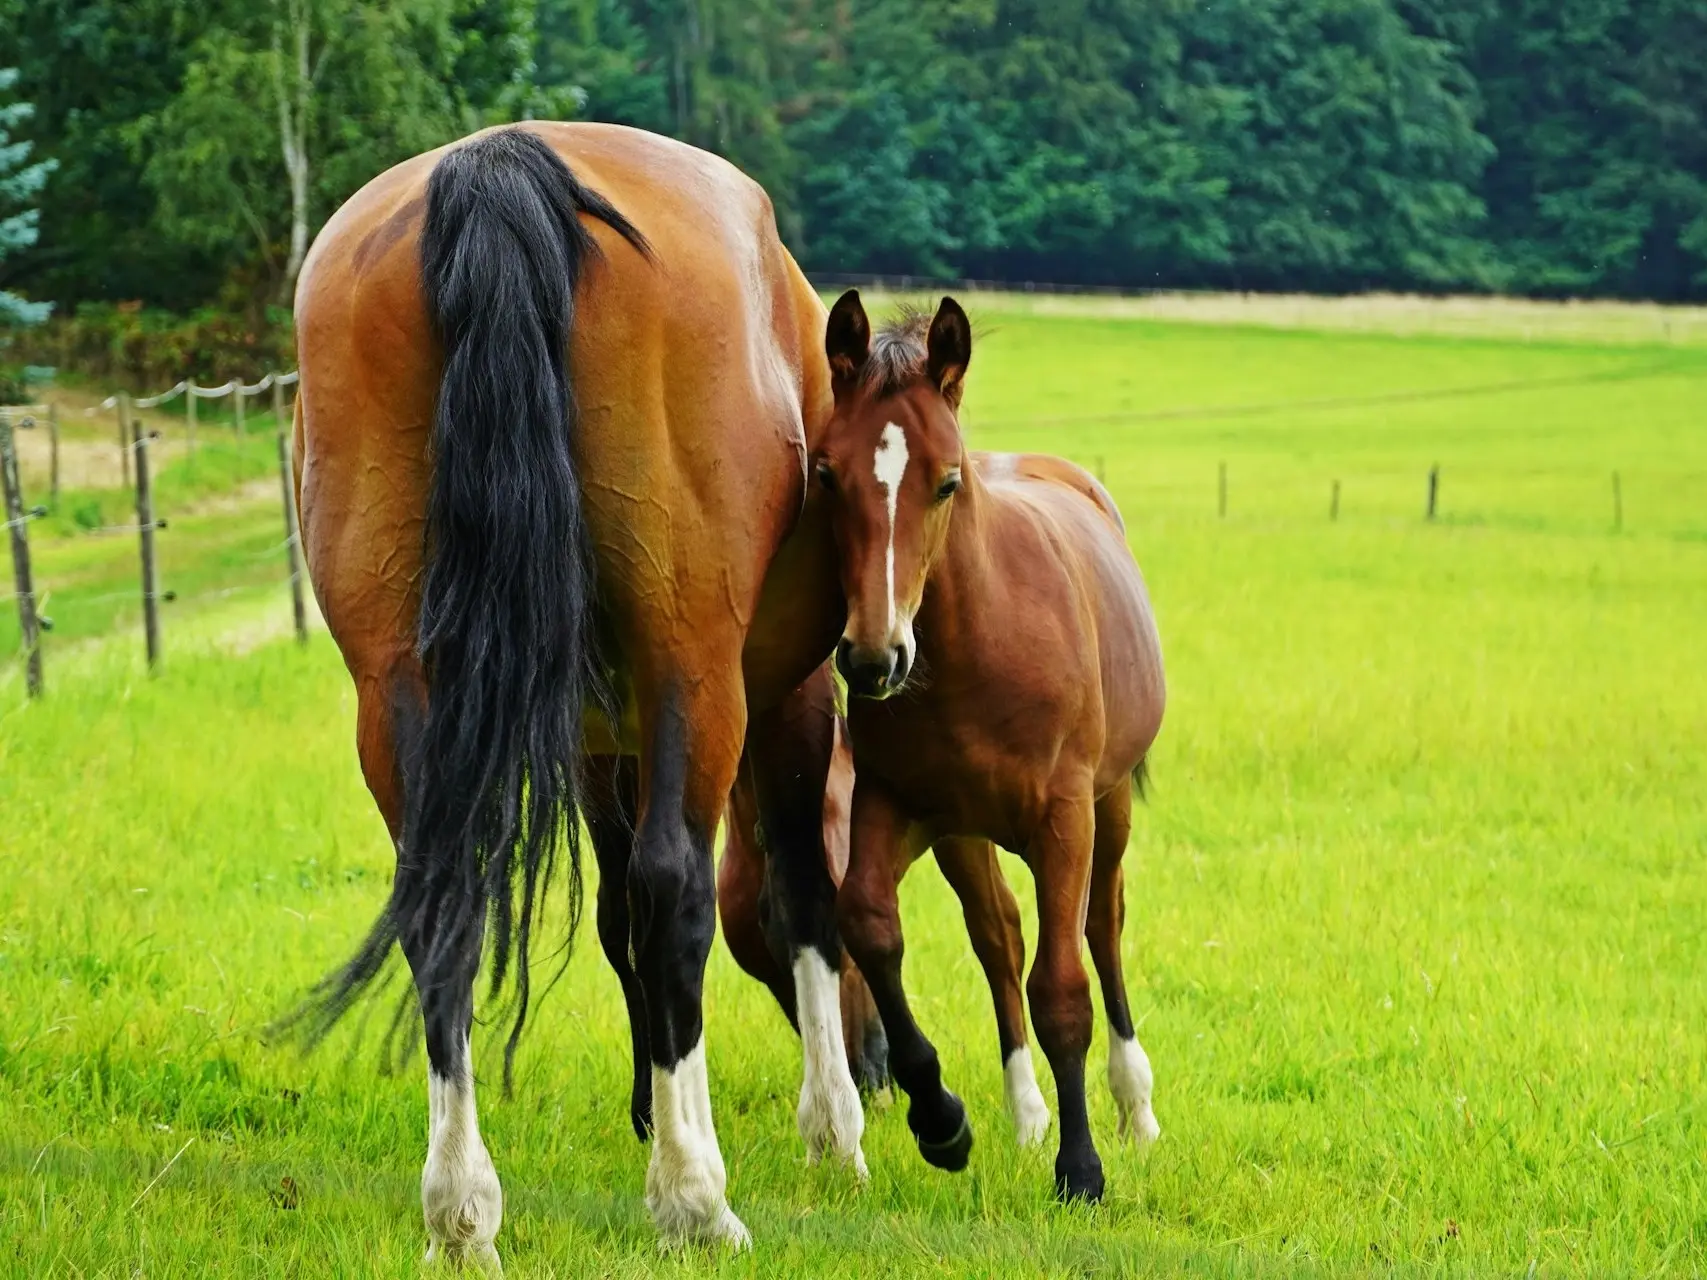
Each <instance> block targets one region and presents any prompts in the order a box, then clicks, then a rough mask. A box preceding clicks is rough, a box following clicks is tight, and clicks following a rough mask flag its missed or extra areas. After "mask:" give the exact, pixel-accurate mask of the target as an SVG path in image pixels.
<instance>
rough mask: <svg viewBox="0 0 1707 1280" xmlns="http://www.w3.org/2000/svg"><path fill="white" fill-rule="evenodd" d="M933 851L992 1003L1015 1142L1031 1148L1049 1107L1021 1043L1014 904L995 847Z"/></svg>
mask: <svg viewBox="0 0 1707 1280" xmlns="http://www.w3.org/2000/svg"><path fill="white" fill-rule="evenodd" d="M935 850H936V860H937V865H938V866H939V867H941V868H942V874H943V876H944V878H945V879H947V881H948V883H949V885H950V887H952V888H953V890H954V892H955V895H956V896H957V897H959V899H960V909H961V911H962V913H963V914H964V915H965V917H966V932H967V935H968V936H969V937H970V938H971V939H972V950H973V951H974V952H976V953H977V956H978V963H979V964H981V965H982V966H983V967H984V977H985V979H986V980H987V981H988V982H989V984H990V997H991V999H992V1000H994V1001H995V1005H996V1034H997V1037H998V1038H999V1039H1000V1041H1001V1048H1002V1076H1003V1079H1004V1081H1005V1083H1006V1086H1007V1102H1008V1116H1009V1118H1010V1119H1011V1120H1012V1121H1013V1124H1014V1138H1015V1140H1016V1141H1017V1142H1018V1143H1019V1145H1020V1146H1022V1147H1029V1146H1034V1145H1035V1144H1037V1143H1039V1142H1042V1141H1043V1135H1044V1134H1045V1133H1047V1132H1048V1131H1049V1104H1048V1103H1046V1102H1044V1100H1043V1092H1042V1090H1040V1089H1039V1088H1038V1087H1037V1073H1036V1072H1035V1071H1034V1070H1033V1069H1032V1065H1031V1047H1030V1046H1029V1045H1028V1044H1027V1043H1026V1040H1027V1037H1026V1030H1025V995H1024V993H1023V991H1022V990H1021V987H1020V976H1021V974H1023V973H1024V972H1025V934H1024V933H1023V932H1022V931H1021V929H1020V921H1019V903H1018V902H1016V901H1015V900H1014V894H1013V890H1012V889H1010V888H1008V882H1007V878H1006V877H1005V876H1003V875H1002V868H1001V864H1000V863H999V862H998V861H997V856H996V846H995V845H993V844H991V843H990V842H989V841H988V840H978V839H973V838H970V837H962V836H954V837H949V838H946V839H942V840H938V841H937V842H936V846H935Z"/></svg>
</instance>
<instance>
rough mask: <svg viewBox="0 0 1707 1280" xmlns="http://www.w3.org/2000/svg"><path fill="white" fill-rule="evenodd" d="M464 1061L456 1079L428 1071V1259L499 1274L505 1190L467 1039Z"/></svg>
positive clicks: (424, 1185)
mask: <svg viewBox="0 0 1707 1280" xmlns="http://www.w3.org/2000/svg"><path fill="white" fill-rule="evenodd" d="M462 1061H463V1067H462V1073H461V1075H460V1076H458V1077H455V1078H451V1079H446V1078H445V1077H442V1076H439V1075H436V1074H434V1072H433V1071H432V1069H431V1068H430V1067H429V1068H428V1070H427V1163H426V1164H425V1166H423V1168H422V1169H421V1213H422V1216H423V1217H424V1218H425V1219H426V1222H427V1239H428V1243H427V1261H429V1262H436V1261H439V1260H441V1259H442V1260H444V1261H445V1262H449V1263H452V1264H460V1263H464V1262H471V1263H473V1264H475V1265H476V1266H478V1267H480V1268H481V1269H482V1270H484V1271H486V1272H488V1273H490V1274H493V1275H496V1274H498V1273H499V1272H501V1271H502V1269H503V1268H502V1267H501V1266H500V1265H499V1263H498V1251H497V1249H495V1248H494V1247H493V1244H492V1242H493V1240H494V1239H496V1238H497V1235H498V1227H499V1225H500V1224H501V1223H502V1222H503V1220H504V1192H503V1189H502V1188H501V1187H500V1186H499V1185H498V1173H497V1171H496V1170H495V1169H493V1167H492V1157H491V1156H489V1155H487V1154H486V1144H485V1143H484V1142H482V1141H481V1139H480V1120H479V1116H478V1114H477V1113H476V1109H475V1105H474V1077H473V1074H472V1073H471V1072H470V1071H469V1069H468V1041H467V1040H466V1039H465V1040H464V1041H463V1049H462Z"/></svg>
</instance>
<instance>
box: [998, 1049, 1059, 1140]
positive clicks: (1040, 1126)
mask: <svg viewBox="0 0 1707 1280" xmlns="http://www.w3.org/2000/svg"><path fill="white" fill-rule="evenodd" d="M1002 1078H1003V1081H1004V1082H1005V1084H1006V1086H1007V1088H1006V1093H1007V1102H1008V1118H1009V1119H1010V1120H1012V1121H1013V1125H1014V1141H1015V1142H1017V1143H1018V1144H1019V1145H1020V1146H1022V1147H1035V1146H1036V1145H1037V1144H1038V1143H1040V1142H1042V1141H1043V1139H1044V1136H1045V1135H1046V1134H1047V1133H1048V1132H1049V1104H1048V1103H1047V1102H1045V1101H1044V1100H1043V1091H1042V1090H1041V1089H1039V1088H1038V1087H1037V1073H1036V1072H1035V1071H1034V1070H1033V1069H1032V1065H1031V1050H1030V1049H1029V1048H1028V1047H1027V1046H1025V1045H1021V1046H1020V1047H1019V1048H1017V1049H1015V1050H1014V1051H1013V1052H1012V1053H1010V1054H1008V1060H1007V1061H1006V1062H1004V1063H1003V1064H1002Z"/></svg>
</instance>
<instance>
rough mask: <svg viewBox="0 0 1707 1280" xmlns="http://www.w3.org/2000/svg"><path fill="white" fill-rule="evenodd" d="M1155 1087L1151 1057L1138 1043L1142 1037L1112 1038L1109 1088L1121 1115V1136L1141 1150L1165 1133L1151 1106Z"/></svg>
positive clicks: (1109, 1055) (1109, 1061)
mask: <svg viewBox="0 0 1707 1280" xmlns="http://www.w3.org/2000/svg"><path fill="white" fill-rule="evenodd" d="M1155 1084H1156V1081H1155V1076H1154V1075H1152V1074H1151V1072H1150V1058H1149V1055H1147V1054H1146V1053H1145V1052H1144V1046H1143V1045H1141V1044H1139V1043H1138V1038H1137V1037H1136V1036H1134V1037H1133V1038H1132V1039H1130V1040H1122V1039H1121V1038H1120V1037H1119V1036H1117V1035H1110V1036H1109V1038H1108V1087H1109V1090H1110V1091H1111V1092H1112V1093H1113V1094H1114V1106H1115V1110H1116V1111H1118V1112H1119V1113H1120V1136H1121V1137H1123V1138H1130V1139H1132V1140H1133V1141H1134V1142H1136V1143H1137V1144H1138V1145H1139V1146H1141V1147H1142V1146H1147V1145H1149V1144H1150V1143H1152V1142H1154V1141H1155V1140H1156V1139H1157V1138H1159V1137H1161V1134H1162V1127H1161V1126H1160V1125H1159V1124H1157V1123H1156V1113H1155V1111H1153V1110H1152V1109H1151V1107H1150V1094H1151V1092H1152V1091H1153V1090H1154V1089H1155Z"/></svg>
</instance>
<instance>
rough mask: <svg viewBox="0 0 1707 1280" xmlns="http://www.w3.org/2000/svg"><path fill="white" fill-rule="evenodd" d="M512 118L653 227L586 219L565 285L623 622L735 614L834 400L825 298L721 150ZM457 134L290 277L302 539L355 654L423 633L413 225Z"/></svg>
mask: <svg viewBox="0 0 1707 1280" xmlns="http://www.w3.org/2000/svg"><path fill="white" fill-rule="evenodd" d="M525 127H526V128H528V129H529V130H530V131H532V132H534V133H536V134H538V135H539V136H540V137H541V138H543V139H544V140H545V141H546V142H547V143H548V144H549V145H550V146H551V147H552V149H553V150H554V151H556V152H557V154H558V155H559V156H560V157H561V158H562V159H563V160H564V161H565V162H566V163H567V164H568V166H569V168H570V169H571V171H572V172H573V173H574V175H575V177H576V178H577V179H578V180H579V181H580V182H581V183H582V184H584V185H585V186H586V187H588V188H590V189H591V190H593V191H596V192H598V193H599V194H600V195H602V196H604V197H605V198H606V199H607V200H608V201H609V202H610V203H611V204H612V205H613V206H615V207H616V208H617V209H618V210H619V211H620V212H621V213H622V214H624V215H625V216H626V217H627V218H628V219H629V220H630V221H631V222H632V223H633V224H634V226H635V227H636V228H637V229H638V230H639V231H640V233H641V234H642V235H644V236H645V237H646V240H647V241H648V242H649V244H650V246H651V254H650V256H647V255H644V254H642V253H641V252H640V251H638V250H637V249H636V248H634V247H633V246H632V245H630V244H629V243H628V242H627V241H626V240H624V239H623V238H622V236H620V235H619V234H618V233H617V232H615V231H613V230H612V229H611V228H610V227H608V226H606V225H605V224H604V223H602V222H599V221H597V220H595V219H592V218H587V217H583V219H582V221H583V225H584V226H586V227H587V229H588V230H589V231H590V232H591V234H592V235H593V237H594V238H595V240H596V241H597V243H598V245H599V248H600V250H601V253H600V255H599V256H598V259H597V260H596V261H595V262H593V263H591V264H589V268H588V270H587V271H586V273H585V275H584V276H583V278H582V282H581V286H580V288H579V289H578V290H577V295H576V320H575V325H574V329H573V332H572V339H571V344H570V352H569V366H570V371H571V380H572V385H573V391H574V397H575V401H576V403H577V406H578V409H579V423H578V426H577V432H576V437H575V448H576V453H577V456H578V461H579V466H580V472H581V475H582V478H583V485H584V488H585V491H586V492H585V502H586V508H587V520H588V524H589V527H590V529H591V533H592V538H593V542H594V545H595V547H596V548H597V550H598V560H599V569H600V573H601V583H602V589H603V590H604V592H605V594H606V595H607V596H608V597H609V599H610V602H611V608H612V611H613V613H614V615H615V622H616V625H617V627H618V629H619V630H622V631H628V632H631V633H639V632H642V631H644V632H646V633H648V634H661V633H665V632H670V631H673V630H678V629H686V628H687V627H689V626H690V625H699V626H703V625H704V620H705V619H706V617H707V616H709V615H720V616H725V617H726V619H727V621H728V622H729V624H730V625H731V626H733V627H735V628H737V629H738V628H739V627H741V626H744V625H746V624H747V623H749V622H750V620H751V616H752V614H753V612H754V610H755V609H756V607H757V599H758V593H759V589H760V586H761V584H762V580H763V576H764V572H765V569H766V567H767V565H768V563H769V561H770V559H771V558H772V557H773V556H774V555H775V552H776V549H777V546H778V545H779V544H780V542H781V540H782V538H783V537H784V536H785V535H786V533H787V531H788V528H789V527H790V525H791V523H792V521H793V518H794V515H795V512H796V511H797V509H798V498H799V493H800V490H801V488H802V486H803V484H804V456H805V447H806V446H805V429H806V425H807V423H808V422H810V421H812V420H814V419H820V420H821V418H822V417H823V416H825V415H827V412H828V388H827V385H825V379H824V378H823V376H822V375H821V373H820V371H819V370H818V368H817V364H818V363H821V362H814V361H813V360H812V359H811V358H810V352H812V351H813V350H814V349H815V344H816V342H817V340H818V330H819V328H820V327H821V323H822V320H821V317H822V306H821V304H820V303H819V302H818V299H817V297H816V295H815V294H814V293H813V292H812V291H811V289H810V287H809V286H807V284H806V282H805V280H804V277H802V276H801V275H800V273H799V271H798V269H797V268H796V267H795V265H794V263H793V260H792V259H791V258H790V257H789V256H788V254H787V251H786V250H785V249H784V248H783V247H782V244H781V242H780V240H779V238H778V236H777V233H776V228H775V221H774V217H773V214H772V210H771V206H770V202H769V199H768V198H767V197H766V196H765V194H764V192H763V191H762V189H761V188H759V186H758V185H757V184H756V183H754V182H752V181H751V180H750V179H748V178H747V177H746V176H745V175H743V174H742V173H740V171H739V170H737V169H736V168H734V166H732V165H730V164H728V163H727V162H726V161H723V160H721V159H719V158H717V157H715V156H712V155H710V154H708V153H706V152H703V151H699V150H697V149H695V148H693V147H689V146H686V145H685V144H682V143H678V142H674V141H672V140H670V139H666V138H661V137H658V136H656V135H653V134H648V133H644V132H642V131H639V130H634V129H626V128H622V127H620V126H609V125H567V124H546V123H535V124H530V125H527V126H525ZM452 145H453V146H454V145H460V144H452ZM446 150H448V148H441V149H440V150H439V151H434V152H428V153H425V154H423V155H420V156H416V157H414V158H412V159H410V160H407V161H405V162H403V163H402V164H399V165H397V166H396V167H394V168H393V169H390V170H388V171H387V172H385V173H383V174H381V175H379V176H378V177H376V178H375V179H373V181H371V182H370V183H368V184H367V186H365V187H364V188H362V190H361V191H359V192H358V193H357V194H356V195H354V196H352V197H351V199H350V200H349V201H348V202H347V203H346V204H345V205H344V206H343V207H342V208H341V209H340V210H339V211H338V212H337V213H336V214H335V215H334V216H333V218H332V219H331V220H330V221H329V222H328V223H327V224H326V227H325V228H324V230H323V231H322V232H321V234H320V236H319V238H318V239H317V241H316V243H315V245H314V248H313V249H312V251H311V252H310V254H309V257H308V260H307V261H306V262H305V264H304V268H303V272H302V277H301V282H300V284H299V287H298V291H297V336H298V348H299V353H300V358H301V365H302V370H303V377H302V398H301V412H300V415H299V420H298V425H297V432H298V445H299V449H298V454H297V456H298V458H299V465H300V467H301V471H300V484H301V505H302V510H303V539H304V545H305V550H306V552H307V557H308V563H309V566H310V572H311V576H312V577H313V580H314V583H315V589H316V592H317V594H318V595H319V597H320V601H321V606H322V609H323V610H324V611H325V613H326V617H327V621H328V623H329V625H330V626H331V628H332V630H333V634H334V636H335V637H336V638H337V639H338V640H339V643H340V645H341V646H342V647H343V648H344V650H345V656H346V658H347V659H348V660H349V661H350V663H351V665H352V668H356V667H370V668H371V667H376V666H377V667H383V666H386V665H388V664H390V663H392V662H395V661H396V660H398V659H401V658H405V657H406V655H407V653H408V650H409V646H410V645H411V644H412V641H413V630H414V615H415V606H414V600H415V590H416V583H417V580H418V579H419V576H420V572H421V555H422V545H423V540H422V531H423V527H424V519H425V509H426V495H427V491H428V487H429V483H430V480H431V464H430V448H429V442H430V435H431V424H432V420H433V413H434V404H435V398H436V393H437V385H438V380H439V377H440V365H441V361H442V351H441V348H440V345H439V342H438V339H437V336H436V335H435V333H434V332H433V329H432V324H431V322H430V319H429V317H428V314H427V310H426V300H425V296H424V293H423V289H422V284H421V278H420V245H421V233H422V225H423V221H424V217H425V212H426V204H427V187H428V181H429V179H430V177H431V175H432V172H433V169H434V166H435V165H436V164H437V162H438V160H439V159H440V157H441V156H442V155H443V154H444V152H445V151H446ZM711 594H715V596H716V599H711V598H710V596H711ZM702 596H704V597H707V598H705V599H701V598H700V597H702ZM690 620H692V621H691V622H690ZM356 674H357V676H358V679H359V678H361V675H362V672H361V671H360V670H358V671H357V672H356Z"/></svg>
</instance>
